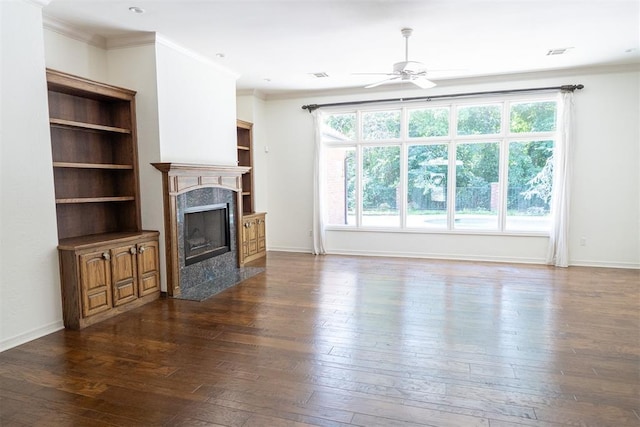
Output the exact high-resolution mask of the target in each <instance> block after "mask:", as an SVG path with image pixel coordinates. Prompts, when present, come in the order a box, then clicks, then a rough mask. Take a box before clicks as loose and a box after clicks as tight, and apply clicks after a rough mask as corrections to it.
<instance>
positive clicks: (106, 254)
mask: <svg viewBox="0 0 640 427" xmlns="http://www.w3.org/2000/svg"><path fill="white" fill-rule="evenodd" d="M102 258H104V259H106V260H107V261H109V260H110V259H111V254H110V253H109V252H107V251H105V252H102Z"/></svg>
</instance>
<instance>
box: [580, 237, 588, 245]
mask: <svg viewBox="0 0 640 427" xmlns="http://www.w3.org/2000/svg"><path fill="white" fill-rule="evenodd" d="M580 246H587V238H586V237H581V238H580Z"/></svg>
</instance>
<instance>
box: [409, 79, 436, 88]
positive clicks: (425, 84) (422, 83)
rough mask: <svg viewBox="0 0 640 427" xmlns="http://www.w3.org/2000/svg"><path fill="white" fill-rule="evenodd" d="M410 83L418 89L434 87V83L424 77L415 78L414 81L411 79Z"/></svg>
mask: <svg viewBox="0 0 640 427" xmlns="http://www.w3.org/2000/svg"><path fill="white" fill-rule="evenodd" d="M411 83H413V84H414V85H416V86H418V87H419V88H420V89H429V88H432V87H434V86H435V85H436V84H435V83H434V82H432V81H431V80H429V79H426V78H424V77H417V78H415V79H411Z"/></svg>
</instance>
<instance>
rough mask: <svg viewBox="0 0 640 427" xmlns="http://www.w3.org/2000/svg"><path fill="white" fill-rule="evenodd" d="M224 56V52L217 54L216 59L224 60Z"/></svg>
mask: <svg viewBox="0 0 640 427" xmlns="http://www.w3.org/2000/svg"><path fill="white" fill-rule="evenodd" d="M224 56H225V55H224V53H222V52H218V53H216V58H224Z"/></svg>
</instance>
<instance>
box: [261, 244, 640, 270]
mask: <svg viewBox="0 0 640 427" xmlns="http://www.w3.org/2000/svg"><path fill="white" fill-rule="evenodd" d="M269 251H273V252H296V253H311V249H309V248H297V247H271V248H269ZM327 255H350V256H371V257H389V258H424V259H437V260H452V261H470V262H495V263H513V264H538V265H546V260H545V259H542V258H526V257H522V258H518V257H501V256H478V255H458V254H425V253H415V252H376V251H358V250H356V251H354V250H332V251H330V252H327ZM569 266H570V267H594V268H622V269H632V270H638V269H640V264H634V263H631V262H602V261H586V260H573V261H571V262H570V264H569Z"/></svg>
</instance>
